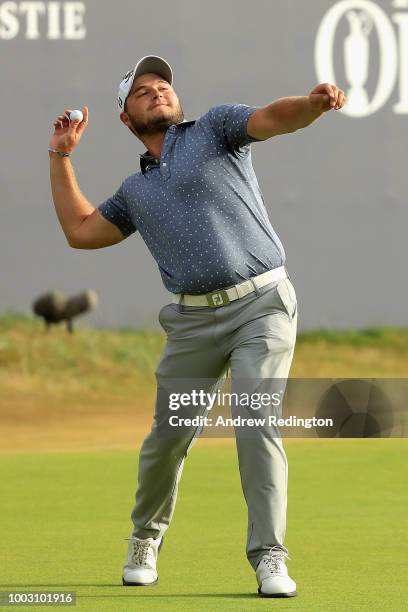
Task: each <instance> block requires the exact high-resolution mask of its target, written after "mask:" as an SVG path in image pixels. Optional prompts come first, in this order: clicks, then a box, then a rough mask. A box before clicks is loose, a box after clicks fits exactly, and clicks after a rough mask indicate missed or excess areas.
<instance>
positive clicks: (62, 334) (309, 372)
mask: <svg viewBox="0 0 408 612" xmlns="http://www.w3.org/2000/svg"><path fill="white" fill-rule="evenodd" d="M164 343H165V336H164V334H163V333H159V332H153V331H143V330H129V329H125V330H117V331H113V330H98V329H87V328H81V329H78V330H77V331H76V332H75V333H74V334H73V335H70V334H68V333H67V332H66V330H65V328H64V327H63V326H61V327H55V326H53V327H52V328H51V329H50V330H49V331H48V332H46V331H45V330H44V327H43V324H42V322H41V321H40V320H38V319H33V318H32V317H29V316H26V315H17V314H13V313H6V314H3V315H0V385H1V388H2V390H3V394H6V393H7V396H8V398H9V399H10V398H11V397H12V396H13V394H18V395H19V396H21V392H24V393H26V394H27V395H29V394H31V395H41V394H43V393H45V394H47V397H48V398H52V397H53V398H64V399H65V398H67V397H68V396H69V397H70V398H71V399H72V400H74V399H75V396H76V397H79V398H81V399H84V398H85V397H89V398H91V397H92V396H93V397H94V398H98V397H106V396H107V395H110V396H111V397H114V398H116V399H117V400H122V401H127V400H133V398H134V397H135V394H138V395H139V396H140V395H143V394H146V393H149V392H151V390H152V389H153V386H154V383H155V379H154V371H155V368H156V366H157V363H158V360H159V357H160V354H161V351H162V349H163V346H164ZM406 363H408V328H407V329H399V328H377V329H367V330H360V331H353V330H350V331H328V330H326V331H325V330H321V331H312V332H303V333H299V334H298V338H297V348H296V351H295V358H294V360H293V364H292V369H291V376H292V377H326V376H327V377H341V376H352V375H355V376H360V377H363V376H365V377H367V376H368V377H373V376H376V377H381V376H384V377H385V376H387V377H398V376H406V375H407V368H406V366H405V364H406Z"/></svg>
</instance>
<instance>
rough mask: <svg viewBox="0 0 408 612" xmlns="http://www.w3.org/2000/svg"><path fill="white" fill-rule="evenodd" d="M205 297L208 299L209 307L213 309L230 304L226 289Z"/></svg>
mask: <svg viewBox="0 0 408 612" xmlns="http://www.w3.org/2000/svg"><path fill="white" fill-rule="evenodd" d="M205 297H206V298H207V302H208V305H209V306H211V307H212V308H218V307H219V306H225V305H226V304H229V303H230V299H229V297H228V293H227V292H226V291H225V289H222V290H221V291H213V292H212V293H207V295H206V296H205Z"/></svg>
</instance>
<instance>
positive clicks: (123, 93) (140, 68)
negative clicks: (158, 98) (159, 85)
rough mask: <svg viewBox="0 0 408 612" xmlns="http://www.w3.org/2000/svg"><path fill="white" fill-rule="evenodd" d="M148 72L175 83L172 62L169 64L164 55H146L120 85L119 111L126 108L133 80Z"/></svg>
mask: <svg viewBox="0 0 408 612" xmlns="http://www.w3.org/2000/svg"><path fill="white" fill-rule="evenodd" d="M148 72H153V73H154V74H159V75H160V76H162V77H163V78H164V79H165V80H166V81H168V82H169V83H170V85H172V83H173V71H172V69H171V66H170V64H168V63H167V62H166V60H164V59H163V58H162V57H158V56H157V55H146V56H145V57H142V59H141V60H139V61H138V62H137V64H136V66H135V67H134V68H133V69H132V70H129V72H127V73H126V74H125V76H124V77H123V79H122V82H121V84H120V85H119V91H118V111H119V113H121V112H122V111H123V110H124V108H125V102H126V98H127V97H128V95H129V92H130V90H131V89H132V85H133V81H134V80H135V79H136V78H137V77H138V76H140V75H141V74H146V73H148Z"/></svg>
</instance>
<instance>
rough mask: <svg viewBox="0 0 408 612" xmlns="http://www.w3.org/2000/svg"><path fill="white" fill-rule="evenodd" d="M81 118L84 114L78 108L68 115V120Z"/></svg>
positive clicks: (79, 119) (80, 119)
mask: <svg viewBox="0 0 408 612" xmlns="http://www.w3.org/2000/svg"><path fill="white" fill-rule="evenodd" d="M83 118H84V115H83V114H82V111H80V110H74V111H72V113H70V115H69V120H70V121H82V120H83Z"/></svg>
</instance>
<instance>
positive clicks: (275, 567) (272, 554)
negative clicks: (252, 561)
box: [256, 546, 297, 597]
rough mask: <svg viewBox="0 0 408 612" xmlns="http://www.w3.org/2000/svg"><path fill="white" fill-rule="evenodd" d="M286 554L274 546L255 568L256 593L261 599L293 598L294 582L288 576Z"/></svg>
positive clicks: (294, 593)
mask: <svg viewBox="0 0 408 612" xmlns="http://www.w3.org/2000/svg"><path fill="white" fill-rule="evenodd" d="M285 557H287V555H286V553H284V552H283V551H282V550H281V549H280V548H278V547H277V546H274V547H273V548H271V549H270V551H269V552H268V553H267V554H266V555H264V556H263V557H262V559H261V561H260V563H259V565H258V567H257V568H256V579H257V581H258V586H259V588H258V593H259V595H260V596H261V597H295V595H297V593H296V582H295V581H294V580H292V578H290V577H289V576H288V568H287V567H286V564H285Z"/></svg>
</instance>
